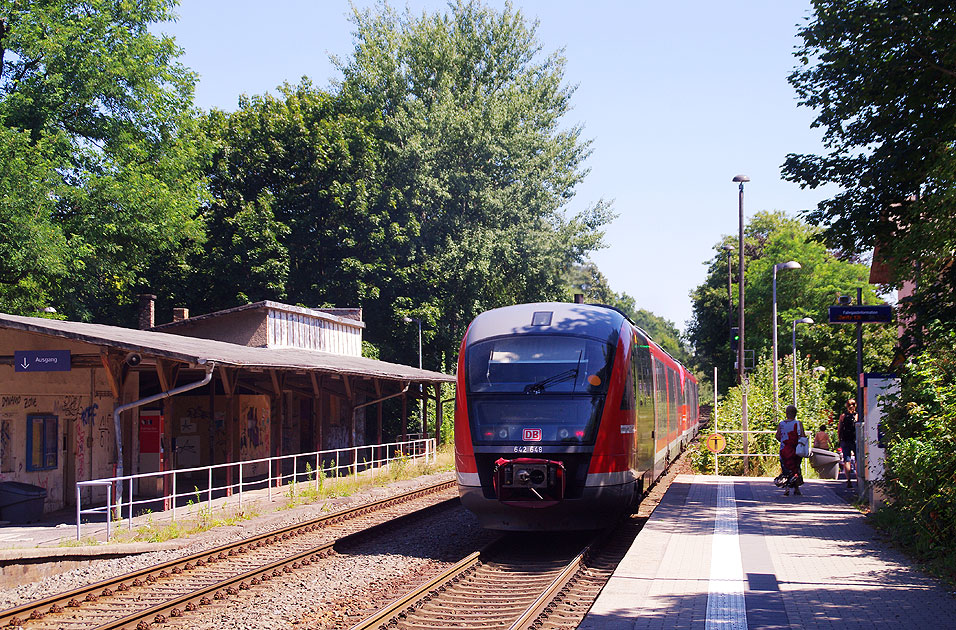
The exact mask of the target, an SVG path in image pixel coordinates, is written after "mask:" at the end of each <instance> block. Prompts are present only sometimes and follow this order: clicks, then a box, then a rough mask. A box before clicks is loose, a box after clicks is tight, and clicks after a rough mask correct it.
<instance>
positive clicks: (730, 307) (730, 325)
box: [721, 245, 734, 347]
mask: <svg viewBox="0 0 956 630" xmlns="http://www.w3.org/2000/svg"><path fill="white" fill-rule="evenodd" d="M721 249H723V250H724V251H725V252H727V336H728V338H729V339H730V344H731V347H733V342H734V338H733V334H734V298H733V294H732V292H733V286H734V281H733V277H732V274H731V270H730V262H731V261H730V256H731V252H733V251H734V248H733V247H731V246H730V245H724V246H723V247H721Z"/></svg>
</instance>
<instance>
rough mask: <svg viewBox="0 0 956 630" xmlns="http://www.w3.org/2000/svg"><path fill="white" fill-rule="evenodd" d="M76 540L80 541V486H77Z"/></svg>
mask: <svg viewBox="0 0 956 630" xmlns="http://www.w3.org/2000/svg"><path fill="white" fill-rule="evenodd" d="M76 539H77V541H79V540H80V484H76Z"/></svg>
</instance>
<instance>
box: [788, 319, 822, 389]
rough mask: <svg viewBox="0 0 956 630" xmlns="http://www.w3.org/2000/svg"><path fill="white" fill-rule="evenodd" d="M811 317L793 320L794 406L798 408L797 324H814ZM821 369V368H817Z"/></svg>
mask: <svg viewBox="0 0 956 630" xmlns="http://www.w3.org/2000/svg"><path fill="white" fill-rule="evenodd" d="M812 323H813V320H812V319H810V318H809V317H804V318H803V319H795V320H793V354H792V355H791V356H792V357H793V406H794V407H796V406H797V324H812ZM817 367H820V366H817ZM814 369H816V368H814Z"/></svg>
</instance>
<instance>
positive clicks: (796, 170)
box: [783, 0, 956, 330]
mask: <svg viewBox="0 0 956 630" xmlns="http://www.w3.org/2000/svg"><path fill="white" fill-rule="evenodd" d="M812 4H813V16H812V18H811V20H809V21H808V23H807V24H806V25H805V26H804V27H803V28H801V29H800V31H799V35H800V37H801V38H802V40H803V45H802V46H801V48H800V49H799V50H797V51H796V53H795V55H796V57H797V59H798V61H799V66H798V68H797V69H796V70H795V71H794V72H793V74H792V75H791V76H790V82H791V83H792V84H793V86H794V87H795V88H796V90H797V94H798V97H799V99H800V104H801V105H803V106H806V107H810V108H813V109H814V110H815V111H816V114H817V117H816V120H815V121H814V123H813V126H815V127H820V128H822V129H823V131H824V142H825V145H826V149H827V152H826V153H825V154H824V155H796V154H791V155H789V156H788V157H787V159H786V162H785V163H784V165H783V174H784V177H785V178H787V179H789V180H791V181H794V182H797V183H799V184H800V185H801V186H803V187H810V188H815V187H818V186H820V185H823V184H827V183H835V184H837V185H839V186H840V188H841V192H840V193H838V194H836V195H835V196H833V197H832V198H830V199H827V200H824V201H823V202H821V203H820V204H819V205H818V206H817V208H816V209H815V210H813V211H811V212H809V213H808V218H809V220H810V221H812V222H813V223H815V224H818V225H822V226H824V227H826V228H827V229H826V232H825V235H826V237H827V239H828V241H829V242H830V243H832V244H833V245H835V246H836V247H838V248H840V249H841V250H843V251H845V252H849V253H852V252H861V251H864V250H866V249H867V248H870V247H873V246H874V245H879V247H880V256H881V258H883V259H884V260H886V261H888V262H889V263H890V264H891V266H892V267H893V268H894V269H895V271H896V274H895V276H896V277H895V280H894V282H895V283H897V285H898V284H899V283H902V282H904V281H906V280H916V281H917V285H916V286H917V291H916V294H915V296H914V297H913V299H912V300H910V304H909V305H908V306H909V310H910V314H911V315H912V316H914V317H915V318H916V319H915V322H914V323H915V324H916V325H915V326H914V327H913V328H914V330H922V329H923V328H924V327H925V325H926V324H928V323H930V322H932V321H934V320H936V321H941V322H956V297H954V296H956V291H954V290H953V288H954V287H956V269H954V267H953V265H952V264H951V261H952V252H953V251H954V250H956V226H954V224H953V221H952V220H951V219H952V216H953V211H952V208H953V203H954V196H956V159H954V157H956V156H954V151H953V146H954V142H956V12H954V11H953V7H952V5H951V3H948V2H940V1H939V0H906V1H905V2H904V1H897V0H894V1H882V2H863V1H860V0H814V2H813V3H812Z"/></svg>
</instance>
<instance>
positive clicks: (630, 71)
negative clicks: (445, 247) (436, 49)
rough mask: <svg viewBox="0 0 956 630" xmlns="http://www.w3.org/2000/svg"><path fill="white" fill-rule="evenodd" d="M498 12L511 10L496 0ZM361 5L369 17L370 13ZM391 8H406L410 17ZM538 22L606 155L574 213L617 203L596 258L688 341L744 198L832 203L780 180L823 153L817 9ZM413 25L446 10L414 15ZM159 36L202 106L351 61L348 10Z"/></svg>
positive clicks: (258, 7) (197, 1) (328, 75)
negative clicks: (805, 54) (806, 43)
mask: <svg viewBox="0 0 956 630" xmlns="http://www.w3.org/2000/svg"><path fill="white" fill-rule="evenodd" d="M486 3H487V4H489V5H490V6H493V7H501V6H503V5H504V2H502V1H499V0H486ZM372 4H373V2H371V1H370V0H357V1H356V5H357V6H358V7H367V6H370V5H372ZM392 5H393V6H395V7H398V8H400V9H401V8H403V7H404V6H405V4H404V3H402V2H393V3H392ZM513 5H514V6H515V7H516V8H518V9H520V10H521V11H522V12H523V13H524V14H525V16H526V17H528V18H531V19H537V20H538V21H539V22H540V25H539V30H538V36H539V40H540V41H541V43H542V44H543V46H544V49H545V51H547V52H551V51H554V50H556V49H558V48H561V47H563V48H564V49H565V56H566V57H567V60H568V65H567V75H566V77H567V81H568V83H569V84H573V85H577V92H576V93H575V95H574V97H573V101H572V102H573V104H574V110H573V111H572V113H571V116H570V117H569V119H568V120H567V122H568V124H569V125H571V124H576V123H581V124H583V125H584V135H585V137H587V138H590V139H592V140H593V142H594V146H593V148H594V153H593V155H592V156H591V158H590V159H589V161H588V167H589V168H590V169H591V173H590V175H589V176H588V177H587V179H586V180H585V182H584V183H583V184H582V185H581V186H580V187H579V189H578V193H577V196H576V198H575V200H574V201H573V202H572V204H571V206H570V208H569V210H570V211H571V212H574V211H577V210H580V209H582V208H584V207H586V206H587V205H589V204H591V203H593V202H594V201H596V200H598V199H601V198H604V199H607V200H613V202H614V209H615V211H616V212H617V214H618V215H619V216H618V218H617V219H616V220H615V221H614V223H613V224H611V225H610V226H608V230H607V238H606V242H607V245H608V247H607V248H606V249H603V250H601V251H599V252H597V253H595V254H594V255H593V256H592V259H593V260H594V262H595V263H597V265H598V267H599V268H600V269H601V270H602V271H603V272H604V274H605V275H606V276H607V277H608V279H609V281H610V283H611V287H612V288H613V289H614V290H615V291H618V292H626V293H629V294H630V295H632V296H633V297H634V298H635V300H636V302H637V305H638V307H639V308H645V309H647V310H650V311H652V312H654V313H655V314H657V315H660V316H662V317H665V318H666V319H669V320H671V321H672V322H674V323H675V324H676V325H677V327H678V328H680V329H681V330H684V329H685V328H686V322H687V320H689V319H690V317H691V314H692V311H691V301H690V297H689V294H690V292H691V291H692V290H693V289H694V288H695V287H696V286H698V285H699V284H700V283H702V282H703V280H704V277H705V273H706V266H705V263H706V261H707V260H709V259H710V258H711V257H712V256H713V249H712V248H713V246H714V244H715V243H717V242H718V241H719V240H720V239H721V237H722V236H723V235H728V234H732V235H736V234H737V225H738V210H737V185H736V184H734V183H733V182H732V181H731V180H732V178H733V176H734V175H736V174H738V173H744V174H747V175H749V176H750V178H751V180H752V181H751V183H750V184H748V185H747V188H746V193H745V212H746V214H747V216H750V215H752V214H753V213H754V212H756V211H759V210H782V211H785V212H786V213H787V214H789V215H796V214H797V212H799V211H800V210H803V209H807V208H810V207H813V206H814V205H816V203H817V201H819V200H820V199H822V198H823V197H825V196H829V195H832V194H833V190H832V189H831V190H829V191H827V192H826V193H824V192H821V191H801V190H800V189H799V188H798V187H797V186H795V185H793V184H790V183H787V182H784V181H782V180H781V179H780V165H781V164H782V163H783V161H784V158H785V156H786V155H787V153H791V152H794V153H800V152H813V153H820V152H821V151H822V150H823V149H822V146H821V143H820V133H819V131H817V130H811V129H810V122H811V121H812V119H813V115H812V112H811V111H810V110H808V109H806V108H797V105H796V96H795V93H794V91H793V89H792V88H791V87H790V85H789V84H788V83H787V76H788V75H789V74H790V72H791V71H792V70H793V68H794V64H795V59H794V57H793V55H792V53H793V50H794V47H795V46H796V45H797V43H798V42H797V38H796V33H797V28H798V24H802V23H803V21H804V20H805V18H807V17H808V16H809V2H808V1H807V0H726V1H724V2H714V1H713V0H682V1H677V2H649V1H647V0H641V1H633V2H625V1H623V0H622V1H617V2H612V1H609V0H590V1H588V2H572V1H568V0H515V1H514V2H513ZM407 6H409V7H410V8H411V9H412V11H413V12H415V13H421V12H422V11H423V10H428V11H434V10H436V9H444V7H446V3H445V2H443V1H433V0H409V1H408V3H407ZM178 13H179V15H180V19H179V21H178V22H176V23H173V24H168V25H163V26H162V27H160V28H159V29H158V30H162V31H164V32H167V33H169V34H171V35H174V36H175V37H176V40H177V43H178V44H179V45H180V46H181V47H182V48H184V49H185V53H184V55H183V57H182V58H181V60H182V61H183V63H185V64H186V65H187V66H188V67H190V68H191V69H192V70H194V71H195V72H197V73H198V74H199V77H200V81H199V85H198V86H197V90H196V104H197V105H198V106H199V107H202V108H212V107H217V108H219V109H223V110H227V111H232V110H234V109H236V106H237V101H238V98H239V96H240V95H241V94H250V95H251V94H262V93H266V92H273V91H274V90H275V88H276V87H277V86H278V85H280V84H282V83H283V82H287V81H288V82H290V83H297V82H298V81H299V79H300V78H301V77H302V76H308V77H309V78H311V79H312V81H313V83H314V84H315V85H317V86H319V87H328V86H329V85H330V82H331V81H332V80H333V79H335V78H336V74H335V71H334V69H333V67H332V65H331V63H330V62H329V55H330V54H334V55H337V56H339V57H348V56H349V55H350V54H351V52H352V49H353V40H352V25H351V23H350V22H349V21H348V16H349V15H350V8H349V3H348V2H347V1H346V0H274V1H273V2H267V3H264V2H261V1H257V2H252V1H249V0H182V4H181V6H180V7H179V11H178Z"/></svg>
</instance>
